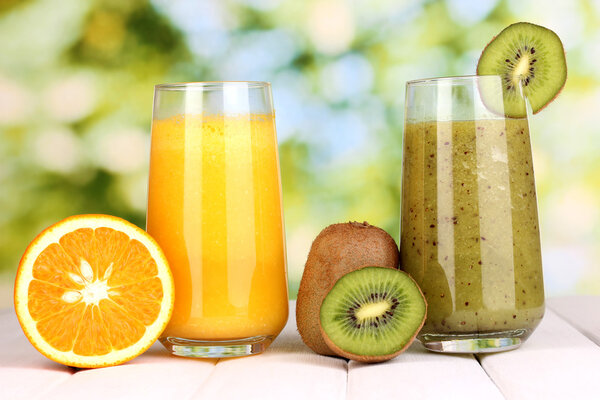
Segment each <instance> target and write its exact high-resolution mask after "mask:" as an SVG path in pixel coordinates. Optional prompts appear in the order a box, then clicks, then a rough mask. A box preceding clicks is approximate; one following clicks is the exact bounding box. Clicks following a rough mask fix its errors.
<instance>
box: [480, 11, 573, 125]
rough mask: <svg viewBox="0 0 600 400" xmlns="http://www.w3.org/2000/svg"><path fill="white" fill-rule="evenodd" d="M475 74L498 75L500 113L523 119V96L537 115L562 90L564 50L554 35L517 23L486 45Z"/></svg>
mask: <svg viewBox="0 0 600 400" xmlns="http://www.w3.org/2000/svg"><path fill="white" fill-rule="evenodd" d="M477 75H500V76H501V79H502V87H503V94H504V114H506V115H507V116H509V117H515V118H520V117H524V116H525V115H526V110H525V102H524V101H523V97H525V98H527V99H528V100H529V103H530V104H531V109H532V111H533V112H534V113H537V112H538V111H540V110H541V109H543V108H544V107H545V106H546V105H548V104H549V103H550V102H551V101H552V100H554V98H556V96H557V95H558V94H559V93H560V91H561V90H562V88H563V87H564V85H565V82H566V80H567V62H566V58H565V50H564V48H563V45H562V42H561V41H560V38H559V37H558V35H557V34H556V33H554V32H553V31H551V30H550V29H547V28H544V27H543V26H539V25H534V24H530V23H527V22H519V23H516V24H512V25H510V26H508V27H507V28H505V29H504V30H503V31H502V32H500V34H498V36H496V37H495V38H494V39H492V41H491V42H490V43H489V44H488V45H487V46H486V48H485V49H484V50H483V52H482V53H481V57H480V58H479V62H478V64H477ZM521 93H522V94H521Z"/></svg>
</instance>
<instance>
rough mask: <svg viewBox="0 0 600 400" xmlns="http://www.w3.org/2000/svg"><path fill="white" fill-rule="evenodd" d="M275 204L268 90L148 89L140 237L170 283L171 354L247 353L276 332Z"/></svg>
mask: <svg viewBox="0 0 600 400" xmlns="http://www.w3.org/2000/svg"><path fill="white" fill-rule="evenodd" d="M281 204H282V203H281V183H280V172H279V160H278V153H277V138H276V134H275V117H274V114H273V106H272V100H271V88H270V85H269V83H265V82H199V83H182V84H166V85H157V86H156V88H155V93H154V113H153V122H152V149H151V159H150V180H149V190H148V215H147V230H148V232H149V233H150V234H151V235H152V236H153V237H154V238H155V239H156V241H157V242H158V243H159V244H160V245H161V247H162V249H163V250H164V252H165V254H166V256H167V259H168V261H169V264H170V266H171V269H172V271H173V276H174V278H175V308H174V311H173V316H172V318H171V321H170V322H169V325H168V326H167V328H166V329H165V331H164V333H163V334H162V337H161V338H160V341H161V342H162V343H163V345H164V346H165V347H166V348H167V349H169V350H170V351H171V352H172V353H173V354H175V355H179V356H187V357H236V356H244V355H250V354H256V353H260V352H262V351H263V350H264V349H266V347H267V346H268V345H269V344H270V343H271V342H272V341H273V339H274V338H275V337H276V336H277V335H278V334H279V332H280V331H281V330H282V328H283V326H284V325H285V323H286V321H287V317H288V293H287V278H286V254H285V241H284V240H285V239H284V226H283V213H282V205H281Z"/></svg>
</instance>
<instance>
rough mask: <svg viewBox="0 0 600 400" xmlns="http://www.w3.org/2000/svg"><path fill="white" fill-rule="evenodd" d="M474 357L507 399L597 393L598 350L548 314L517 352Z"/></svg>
mask: <svg viewBox="0 0 600 400" xmlns="http://www.w3.org/2000/svg"><path fill="white" fill-rule="evenodd" d="M478 357H479V359H480V362H481V365H482V366H483V368H484V369H485V371H486V372H487V373H488V375H489V376H490V377H491V378H492V379H493V380H494V382H495V383H496V385H497V386H498V387H499V388H500V390H501V391H502V393H503V394H504V395H505V397H506V398H507V399H516V400H518V399H528V400H529V399H584V398H590V397H595V396H597V395H598V393H600V379H598V371H599V369H600V347H598V346H596V345H595V344H594V343H593V342H592V341H590V340H589V339H588V338H586V337H585V336H584V335H582V334H581V333H580V332H578V331H577V330H576V329H575V328H574V327H573V326H571V325H570V324H568V323H567V322H566V321H564V320H563V319H561V318H560V317H559V316H558V315H556V314H555V313H554V312H553V311H551V310H547V312H546V316H545V317H544V319H543V320H542V322H541V323H540V325H539V326H538V328H537V329H536V331H535V332H534V333H533V335H532V336H531V337H530V338H529V340H528V341H527V342H525V343H524V344H523V345H522V346H521V348H519V349H518V350H514V351H508V352H504V353H495V354H487V355H479V356H478Z"/></svg>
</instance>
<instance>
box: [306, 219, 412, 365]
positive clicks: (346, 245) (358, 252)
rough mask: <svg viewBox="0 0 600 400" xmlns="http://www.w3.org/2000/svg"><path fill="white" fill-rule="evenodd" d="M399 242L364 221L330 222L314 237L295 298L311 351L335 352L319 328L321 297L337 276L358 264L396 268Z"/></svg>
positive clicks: (351, 269)
mask: <svg viewBox="0 0 600 400" xmlns="http://www.w3.org/2000/svg"><path fill="white" fill-rule="evenodd" d="M399 257H400V256H399V253H398V246H397V245H396V242H395V241H394V239H393V238H392V237H391V236H390V235H389V234H388V233H387V232H386V231H384V230H383V229H381V228H378V227H376V226H373V225H370V224H369V223H367V222H362V223H360V222H347V223H340V224H333V225H330V226H328V227H326V228H325V229H323V230H322V231H321V233H319V235H318V236H317V237H316V238H315V240H314V241H313V243H312V246H311V248H310V252H309V254H308V259H307V261H306V265H305V267H304V272H303V274H302V279H301V281H300V288H299V289H298V298H297V302H296V324H297V327H298V332H299V333H300V336H301V337H302V340H303V341H304V343H306V345H307V346H308V347H310V348H311V349H312V350H313V351H314V352H316V353H318V354H323V355H336V354H335V353H334V352H333V351H332V350H331V349H330V348H329V346H327V344H326V343H325V340H324V339H323V336H322V335H321V331H320V328H319V310H320V308H321V303H322V302H323V299H324V298H325V296H326V295H327V293H329V291H330V290H331V288H332V287H333V285H334V284H335V283H336V282H337V280H338V279H339V278H341V277H342V276H343V275H345V274H347V273H348V272H352V271H355V270H357V269H359V268H361V267H365V266H369V265H378V266H380V267H385V268H394V269H398V263H399V259H400V258H399Z"/></svg>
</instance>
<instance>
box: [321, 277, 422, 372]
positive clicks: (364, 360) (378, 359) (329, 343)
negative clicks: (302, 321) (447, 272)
mask: <svg viewBox="0 0 600 400" xmlns="http://www.w3.org/2000/svg"><path fill="white" fill-rule="evenodd" d="M400 272H402V273H403V274H406V275H407V276H408V277H409V278H410V279H411V280H412V281H413V282H414V283H415V286H416V287H417V288H418V289H419V293H421V296H422V297H423V302H424V303H425V314H424V315H423V320H422V321H421V324H420V325H419V327H418V328H417V329H416V330H415V334H414V335H412V337H411V338H410V339H409V340H408V342H406V344H405V345H404V347H402V348H401V349H400V350H398V351H396V352H394V353H391V354H384V355H380V356H365V355H360V354H354V353H350V352H347V351H345V350H342V349H340V348H339V347H338V346H336V344H335V343H333V342H332V341H331V339H329V336H327V334H326V333H325V331H324V330H323V327H322V326H321V320H320V319H319V329H320V331H321V336H322V337H323V340H324V341H325V344H327V347H329V348H330V349H331V350H332V351H333V352H334V353H335V355H337V356H340V357H344V358H347V359H349V360H354V361H358V362H362V363H369V364H372V363H378V362H383V361H387V360H391V359H392V358H394V357H396V356H398V355H399V354H400V353H402V352H404V351H405V350H406V349H408V348H409V347H410V345H411V344H412V342H414V340H415V338H416V337H417V335H418V334H419V332H420V331H421V328H423V325H424V324H425V320H426V319H427V300H425V296H424V295H423V291H421V288H420V287H419V285H417V282H415V280H414V279H413V277H412V276H410V275H409V274H407V273H406V272H404V271H400Z"/></svg>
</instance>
